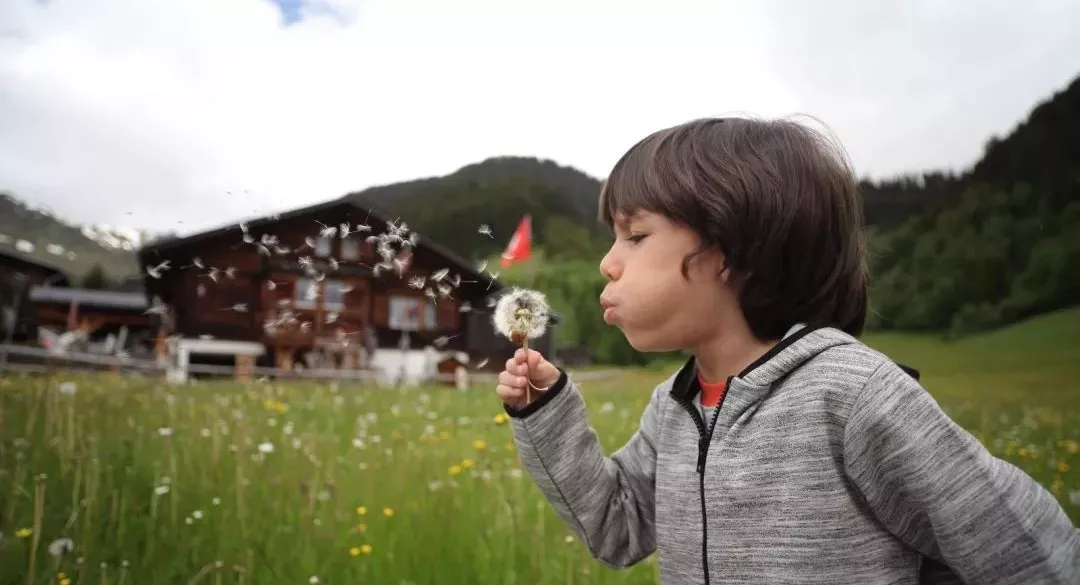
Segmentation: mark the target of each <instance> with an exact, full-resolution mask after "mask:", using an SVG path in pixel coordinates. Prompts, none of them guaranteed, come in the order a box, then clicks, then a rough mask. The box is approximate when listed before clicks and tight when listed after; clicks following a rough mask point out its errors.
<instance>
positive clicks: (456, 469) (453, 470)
mask: <svg viewBox="0 0 1080 585" xmlns="http://www.w3.org/2000/svg"><path fill="white" fill-rule="evenodd" d="M459 473H461V466H460V465H451V466H450V475H457V474H459Z"/></svg>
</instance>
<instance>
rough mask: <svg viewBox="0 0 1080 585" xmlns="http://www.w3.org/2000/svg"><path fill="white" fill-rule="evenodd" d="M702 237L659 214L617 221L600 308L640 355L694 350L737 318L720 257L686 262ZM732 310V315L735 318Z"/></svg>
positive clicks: (604, 265)
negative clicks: (685, 271)
mask: <svg viewBox="0 0 1080 585" xmlns="http://www.w3.org/2000/svg"><path fill="white" fill-rule="evenodd" d="M699 242H700V240H699V238H698V236H697V234H695V233H694V232H693V231H692V230H690V229H689V228H686V227H683V226H680V225H677V224H675V223H673V222H671V221H670V220H668V219H667V218H665V217H664V216H662V215H659V214H656V213H651V212H646V211H639V212H637V213H634V214H630V215H619V216H617V217H616V218H615V242H614V243H613V244H612V246H611V249H610V250H609V251H608V253H607V255H605V256H604V258H603V260H601V261H600V272H601V273H602V274H603V275H604V277H605V278H606V279H607V280H608V284H607V286H606V287H604V292H603V294H602V295H600V303H601V305H602V306H603V307H604V321H605V322H607V323H609V324H612V325H615V326H617V327H618V328H619V329H621V330H622V332H623V335H625V336H626V339H627V341H629V342H630V345H631V346H633V347H634V349H636V350H638V351H672V350H677V349H686V350H691V351H693V350H694V348H696V347H698V346H700V345H701V344H702V343H704V342H705V341H706V340H707V339H708V338H709V337H712V336H715V335H716V333H717V331H718V329H719V328H720V327H721V326H722V323H724V321H725V319H726V318H729V317H730V316H732V315H733V314H737V313H738V302H737V300H736V297H735V295H734V292H733V291H732V290H731V289H730V286H729V285H728V274H729V271H725V270H724V258H723V255H722V254H720V253H719V252H715V251H709V252H705V253H702V254H698V255H696V256H695V257H694V258H693V259H691V260H690V262H689V266H688V267H687V268H688V270H687V272H688V274H689V280H687V279H686V278H684V277H683V275H682V260H683V258H684V257H686V256H687V255H688V254H690V253H691V252H693V251H694V250H696V249H697V247H698V244H699ZM733 311H734V312H735V313H733Z"/></svg>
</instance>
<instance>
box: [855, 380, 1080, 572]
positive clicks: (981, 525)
mask: <svg viewBox="0 0 1080 585" xmlns="http://www.w3.org/2000/svg"><path fill="white" fill-rule="evenodd" d="M844 462H845V466H846V468H847V473H848V475H849V477H850V478H851V480H852V481H853V482H854V484H855V485H856V486H857V487H858V489H859V491H860V492H861V493H862V494H863V496H864V497H865V498H866V501H867V503H868V504H869V506H870V508H872V509H873V511H874V513H875V514H876V516H877V518H878V519H879V520H880V521H881V522H882V524H883V525H884V526H885V527H886V528H887V529H888V530H889V531H890V532H892V533H893V534H895V535H896V536H897V537H898V538H899V539H900V540H902V541H903V542H905V543H906V544H908V545H909V546H911V547H912V548H914V549H916V550H918V551H919V552H921V553H922V554H923V555H925V556H928V557H930V558H933V559H937V560H939V561H941V562H943V563H944V564H945V565H947V566H948V567H949V568H950V569H951V570H952V571H953V572H955V573H956V575H957V576H958V577H960V578H961V579H962V580H963V581H964V582H965V583H967V584H968V585H990V584H994V585H997V584H1001V585H1006V584H1012V583H1030V584H1043V583H1045V584H1051V583H1053V584H1058V583H1060V584H1065V583H1080V535H1077V532H1076V528H1075V527H1074V526H1073V524H1072V522H1071V521H1070V520H1069V517H1068V516H1067V515H1066V514H1065V511H1064V510H1063V509H1062V508H1061V506H1060V505H1059V504H1058V502H1057V500H1055V499H1054V497H1053V496H1052V495H1051V494H1050V493H1049V492H1048V491H1046V490H1045V489H1043V487H1042V486H1040V485H1039V484H1038V483H1036V482H1035V481H1034V480H1033V479H1032V478H1031V477H1030V476H1028V475H1027V474H1025V473H1024V472H1023V471H1021V470H1020V469H1018V468H1017V467H1015V466H1013V465H1012V464H1010V463H1008V462H1006V461H1003V460H1001V459H998V458H996V457H994V456H993V455H992V454H991V453H990V452H989V451H987V450H986V449H985V448H984V447H983V445H982V444H981V443H979V441H978V440H977V439H976V438H975V437H974V436H972V435H971V434H969V433H968V432H967V431H965V430H964V429H963V428H961V427H960V426H959V425H958V424H956V423H955V422H953V421H952V420H951V419H950V418H949V417H948V416H947V415H946V414H945V413H944V412H943V411H942V410H941V408H940V407H939V406H938V404H937V402H935V401H934V399H933V398H932V397H931V396H930V394H929V393H928V392H927V391H926V390H925V389H923V387H922V386H920V385H919V383H918V382H916V381H915V380H913V379H912V378H911V377H910V376H908V375H907V374H906V373H904V372H903V371H902V370H901V369H900V368H899V367H897V366H895V365H894V364H891V363H886V364H884V365H882V366H881V367H879V368H878V369H877V371H876V372H875V373H874V374H873V375H872V376H871V377H870V379H869V380H868V382H867V384H866V386H865V387H864V388H863V390H862V391H861V393H860V395H859V396H858V397H857V398H856V400H855V404H854V406H853V408H852V411H851V415H850V417H849V419H848V422H847V427H846V429H845V434H844Z"/></svg>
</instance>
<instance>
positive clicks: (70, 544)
mask: <svg viewBox="0 0 1080 585" xmlns="http://www.w3.org/2000/svg"><path fill="white" fill-rule="evenodd" d="M74 550H75V541H73V540H71V539H70V538H57V539H56V540H54V541H52V542H51V543H49V554H50V555H51V556H53V557H54V558H60V557H62V556H64V555H66V554H68V553H69V552H72V551H74Z"/></svg>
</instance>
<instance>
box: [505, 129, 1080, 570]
mask: <svg viewBox="0 0 1080 585" xmlns="http://www.w3.org/2000/svg"><path fill="white" fill-rule="evenodd" d="M860 207H861V203H860V200H859V194H858V190H857V187H856V181H855V178H854V176H853V173H852V171H851V170H850V168H849V167H848V165H847V163H846V161H845V159H844V157H843V155H842V154H841V153H840V152H839V149H838V148H833V147H831V145H829V144H828V143H827V142H826V141H825V140H824V139H823V138H822V137H821V136H819V135H818V134H817V133H815V132H814V131H812V130H810V129H809V128H806V127H804V126H801V125H798V124H795V123H792V122H788V121H756V120H746V119H706V120H696V121H692V122H689V123H686V124H683V125H680V126H676V127H674V128H669V129H666V130H663V131H660V132H657V133H655V134H652V135H650V136H648V137H646V138H645V139H644V140H642V141H641V142H639V143H638V144H637V145H635V146H634V147H633V148H631V149H630V150H629V152H627V153H626V154H625V155H624V156H623V157H622V159H621V160H619V161H618V163H617V164H616V165H615V168H614V169H613V170H612V172H611V175H610V176H609V178H608V180H607V181H606V183H605V185H604V188H603V191H602V193H601V195H600V210H599V211H600V216H601V218H602V219H603V220H604V222H605V223H607V224H608V226H609V227H612V228H613V229H614V232H615V236H616V241H615V243H614V244H613V245H612V247H611V249H610V250H609V251H608V253H607V255H606V256H605V257H604V259H603V260H602V261H601V263H600V271H601V272H602V273H603V274H604V276H605V277H606V279H607V280H608V284H607V286H606V287H605V289H604V292H603V294H602V295H601V297H600V303H601V305H602V306H603V307H604V321H606V322H607V323H609V324H613V325H615V326H617V327H619V328H620V330H621V331H622V333H623V334H624V335H625V336H626V338H627V340H628V341H629V342H630V344H631V345H632V346H633V347H634V348H635V349H637V350H638V351H669V350H674V349H683V350H687V351H689V352H690V353H691V354H692V355H693V357H692V358H691V359H690V360H689V361H688V362H687V363H686V365H685V366H684V367H683V368H682V369H681V370H680V371H679V372H677V373H675V374H674V375H672V376H671V377H670V378H668V379H667V380H666V381H664V382H663V383H661V384H660V385H659V386H658V387H657V388H656V389H655V391H654V392H653V394H652V399H651V401H650V402H649V404H648V406H647V407H646V408H645V412H644V414H643V416H642V418H641V425H640V428H639V429H638V430H637V432H636V433H635V434H634V435H633V436H632V437H631V438H630V440H629V441H628V442H627V444H626V445H625V446H623V447H622V448H621V449H619V450H618V451H617V452H615V453H614V454H613V455H612V456H611V457H610V458H607V457H604V455H603V452H602V450H601V448H600V444H599V442H598V441H597V438H596V434H595V433H594V432H593V431H592V429H591V428H590V427H589V426H588V425H587V421H586V416H585V409H584V402H583V399H582V395H581V394H580V393H579V391H578V389H577V388H576V387H575V385H574V383H573V382H571V381H570V380H568V379H567V375H566V373H565V372H563V371H561V370H559V369H558V368H556V367H555V366H553V365H552V364H551V363H549V362H548V361H547V360H545V359H544V358H543V356H541V355H540V354H538V353H537V352H535V351H531V350H530V351H529V352H528V355H527V356H526V353H525V352H524V351H523V350H518V352H517V353H516V354H515V356H514V357H513V358H512V359H510V360H508V361H507V363H506V369H505V370H504V371H503V372H502V373H500V375H499V385H498V387H497V388H496V391H497V393H498V395H499V396H500V398H502V400H503V401H504V403H505V408H506V411H507V413H508V414H509V415H510V416H511V417H512V421H513V433H514V439H515V441H516V443H517V446H518V449H519V452H520V456H521V460H522V463H523V465H524V466H525V468H526V470H527V471H528V472H529V474H530V475H531V476H532V478H533V479H534V480H535V481H536V483H537V485H538V486H539V487H540V489H541V491H542V492H543V493H544V494H545V496H546V497H547V498H548V500H549V501H550V502H551V504H552V506H553V507H554V508H555V510H556V511H557V512H558V514H559V515H560V516H561V517H562V519H563V520H564V521H565V522H566V523H567V524H568V525H569V527H570V528H571V529H572V530H573V531H574V532H575V533H576V534H577V535H578V537H579V538H581V540H582V541H583V542H585V544H586V545H587V546H588V547H589V550H590V551H592V554H593V555H594V556H595V557H596V558H597V559H598V560H599V561H601V562H603V563H605V564H606V565H609V566H613V567H626V566H629V565H632V564H634V563H636V562H638V561H639V560H641V559H643V558H645V557H646V556H648V555H649V554H650V553H652V552H653V551H654V550H658V551H659V556H660V574H661V580H662V582H663V583H665V584H669V585H676V584H690V583H706V584H708V583H712V584H720V583H725V584H726V583H760V584H769V585H780V584H788V583H790V584H795V583H798V584H813V583H818V584H822V585H843V584H860V585H861V584H868V583H891V584H909V583H912V584H913V583H930V582H933V583H967V584H970V585H983V584H986V585H989V584H1001V585H1006V584H1008V585H1017V584H1041V583H1046V584H1050V583H1053V584H1064V583H1080V536H1078V535H1077V532H1076V529H1075V528H1074V527H1073V525H1072V523H1071V522H1070V520H1069V518H1068V517H1067V516H1066V515H1065V513H1064V511H1063V510H1062V508H1061V507H1060V506H1059V505H1058V503H1057V501H1056V500H1055V499H1054V498H1053V496H1051V495H1050V493H1048V492H1047V491H1046V490H1044V489H1043V488H1042V487H1041V486H1039V485H1038V484H1037V483H1036V482H1034V481H1033V480H1032V479H1031V478H1030V477H1028V476H1027V475H1025V474H1024V473H1023V472H1022V471H1020V470H1019V469H1018V468H1016V467H1014V466H1012V465H1010V464H1009V463H1007V462H1004V461H1002V460H999V459H997V458H995V457H993V456H992V455H991V454H990V453H989V452H987V450H986V449H984V448H983V446H982V445H980V444H979V442H978V441H977V440H976V439H975V438H974V437H973V436H972V435H970V434H968V433H967V432H965V431H964V430H963V429H962V428H961V427H959V426H958V425H957V424H955V423H954V422H953V421H952V420H950V419H949V418H948V417H947V416H946V415H945V413H944V412H942V410H941V409H940V408H939V407H938V405H937V403H936V402H935V401H934V400H933V398H932V397H931V396H930V395H929V394H928V393H927V392H926V391H925V390H924V389H923V388H922V386H920V384H919V383H918V381H917V380H916V378H915V377H914V376H913V375H911V374H910V373H909V372H906V371H905V370H903V369H902V368H901V367H899V366H897V365H896V364H894V363H892V362H891V361H890V360H889V359H888V358H886V357H885V356H884V355H882V354H880V353H878V352H876V351H874V350H872V349H870V348H868V347H867V346H865V345H863V344H862V343H860V342H859V341H858V340H857V339H856V337H857V336H858V335H860V334H861V332H862V328H863V324H864V321H865V318H866V312H867V271H866V267H865V263H864V257H865V254H866V250H865V244H864V240H863V232H862V223H861V222H862V217H861V215H862V214H861V210H860ZM526 385H530V386H531V387H532V388H534V389H535V390H533V391H532V392H531V396H532V397H533V401H532V403H530V404H526V403H525V402H524V400H525V398H524V397H525V393H524V389H525V387H526Z"/></svg>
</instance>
